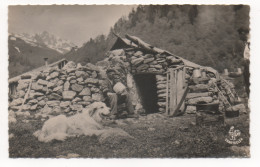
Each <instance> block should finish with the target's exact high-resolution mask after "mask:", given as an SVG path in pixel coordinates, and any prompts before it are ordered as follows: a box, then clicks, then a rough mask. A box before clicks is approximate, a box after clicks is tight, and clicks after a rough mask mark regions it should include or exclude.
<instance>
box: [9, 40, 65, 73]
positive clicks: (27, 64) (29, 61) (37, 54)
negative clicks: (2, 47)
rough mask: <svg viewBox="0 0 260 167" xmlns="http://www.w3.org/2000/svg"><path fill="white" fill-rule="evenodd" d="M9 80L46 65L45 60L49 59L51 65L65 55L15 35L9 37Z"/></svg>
mask: <svg viewBox="0 0 260 167" xmlns="http://www.w3.org/2000/svg"><path fill="white" fill-rule="evenodd" d="M8 49H9V53H8V54H9V66H8V70H9V78H12V77H14V76H17V75H20V74H23V73H25V72H27V71H30V70H32V69H35V68H37V67H40V66H43V65H44V60H43V58H45V57H47V58H48V61H49V63H52V62H55V61H58V60H60V59H62V58H63V55H62V54H61V53H59V52H57V51H56V50H53V49H50V48H48V47H46V46H44V45H37V44H35V43H34V42H33V41H32V42H31V43H29V42H28V41H24V40H22V39H20V38H18V37H15V36H13V35H9V39H8Z"/></svg>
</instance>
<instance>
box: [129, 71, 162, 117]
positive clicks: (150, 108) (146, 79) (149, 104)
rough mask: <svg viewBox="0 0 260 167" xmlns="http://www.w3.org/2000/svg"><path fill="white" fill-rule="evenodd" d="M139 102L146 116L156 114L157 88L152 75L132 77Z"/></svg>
mask: <svg viewBox="0 0 260 167" xmlns="http://www.w3.org/2000/svg"><path fill="white" fill-rule="evenodd" d="M134 80H135V82H136V86H137V89H138V91H139V95H140V96H141V102H142V105H143V107H144V109H145V112H146V113H147V114H149V113H154V112H158V106H157V101H158V97H157V88H156V78H155V75H154V74H138V75H135V76H134Z"/></svg>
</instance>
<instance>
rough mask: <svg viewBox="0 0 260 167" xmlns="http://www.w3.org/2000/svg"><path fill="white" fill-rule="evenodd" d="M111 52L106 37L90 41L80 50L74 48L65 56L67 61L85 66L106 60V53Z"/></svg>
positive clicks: (102, 36)
mask: <svg viewBox="0 0 260 167" xmlns="http://www.w3.org/2000/svg"><path fill="white" fill-rule="evenodd" d="M107 50H109V47H108V42H107V40H106V39H105V36H104V35H100V36H98V37H96V38H95V39H94V40H93V39H90V40H89V41H88V42H86V43H84V44H83V46H82V47H80V48H77V47H75V48H73V49H72V50H71V51H70V52H68V53H67V54H65V55H64V58H66V59H67V60H72V61H74V62H76V63H81V64H82V65H85V64H86V63H89V62H90V63H96V62H97V61H99V60H102V59H104V57H105V53H106V51H107Z"/></svg>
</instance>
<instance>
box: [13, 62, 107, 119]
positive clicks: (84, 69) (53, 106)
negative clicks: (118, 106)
mask: <svg viewBox="0 0 260 167" xmlns="http://www.w3.org/2000/svg"><path fill="white" fill-rule="evenodd" d="M30 81H31V79H25V80H19V82H18V87H17V95H16V96H15V97H14V99H13V100H12V101H11V102H10V103H9V108H10V109H11V110H13V111H17V110H19V109H20V108H21V106H22V103H23V100H24V99H25V95H26V93H27V92H28V91H29V94H28V98H27V99H26V101H25V103H24V105H23V107H22V110H23V111H40V112H41V113H46V114H47V113H50V112H52V113H67V114H73V113H75V112H80V111H81V110H82V109H83V108H84V107H86V106H87V105H89V104H90V103H92V102H94V101H103V100H104V97H103V96H102V91H101V89H100V85H101V83H102V78H101V77H100V75H99V68H98V67H97V66H95V65H91V64H88V65H86V66H81V65H78V66H76V64H75V63H73V62H69V63H68V64H66V65H65V66H64V68H62V69H61V70H60V69H58V68H48V69H46V70H44V71H42V73H40V74H39V75H37V76H33V78H32V83H31V84H30ZM30 85H31V86H30ZM29 89H30V90H29Z"/></svg>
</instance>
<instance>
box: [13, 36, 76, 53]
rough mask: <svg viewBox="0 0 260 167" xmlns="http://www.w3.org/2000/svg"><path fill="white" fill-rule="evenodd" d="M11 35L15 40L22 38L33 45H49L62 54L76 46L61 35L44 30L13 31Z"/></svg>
mask: <svg viewBox="0 0 260 167" xmlns="http://www.w3.org/2000/svg"><path fill="white" fill-rule="evenodd" d="M9 35H10V36H11V40H12V39H13V40H15V38H20V39H22V40H24V41H25V42H26V43H28V44H30V45H31V46H38V47H48V48H50V49H54V50H56V51H58V52H59V53H62V54H65V53H67V52H69V51H70V50H71V49H72V48H73V47H75V46H76V45H75V44H73V43H72V42H70V41H68V40H64V39H61V38H59V37H56V36H54V35H53V34H49V33H48V32H47V31H43V32H42V33H39V34H34V35H30V34H27V33H22V34H13V33H11V34H9Z"/></svg>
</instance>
